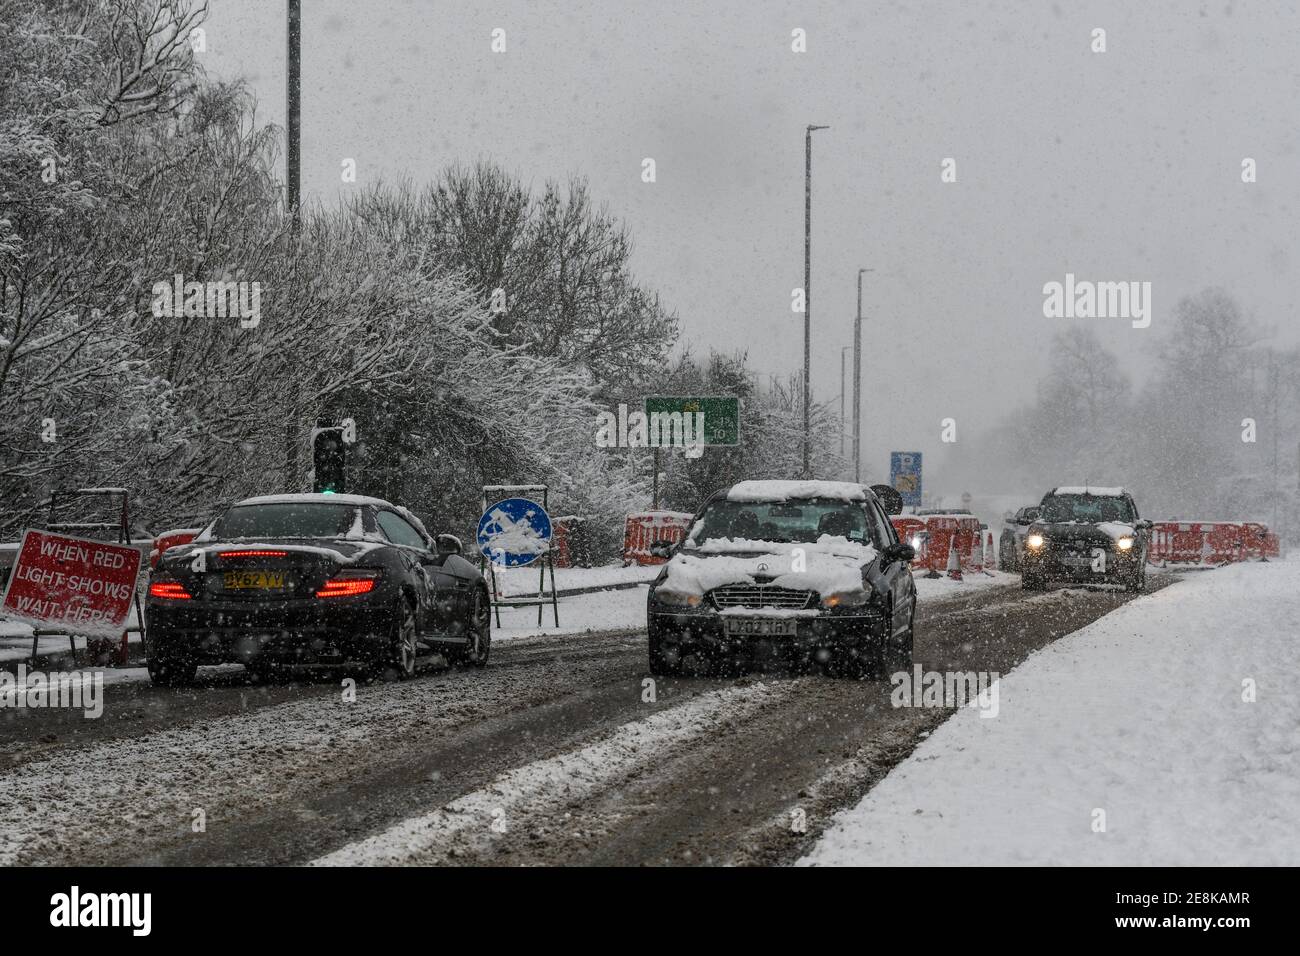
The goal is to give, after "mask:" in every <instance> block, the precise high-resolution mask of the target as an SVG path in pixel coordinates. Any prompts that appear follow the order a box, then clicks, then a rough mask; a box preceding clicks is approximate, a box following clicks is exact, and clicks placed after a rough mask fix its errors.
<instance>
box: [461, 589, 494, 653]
mask: <svg viewBox="0 0 1300 956" xmlns="http://www.w3.org/2000/svg"><path fill="white" fill-rule="evenodd" d="M467 629H468V631H469V639H470V643H469V646H468V647H467V648H466V649H465V663H467V664H471V665H473V666H474V667H483V666H485V665H486V664H487V662H488V655H489V654H490V653H491V651H492V609H491V607H489V605H488V602H487V601H485V600H483V592H482V591H480V590H475V592H474V603H473V604H472V605H471V606H470V612H469V621H468V625H467Z"/></svg>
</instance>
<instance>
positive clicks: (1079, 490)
mask: <svg viewBox="0 0 1300 956" xmlns="http://www.w3.org/2000/svg"><path fill="white" fill-rule="evenodd" d="M1049 494H1053V495H1092V496H1093V497H1094V498H1118V497H1119V496H1120V495H1122V494H1125V491H1124V489H1123V488H1102V487H1099V486H1097V485H1062V486H1061V487H1059V488H1053V489H1052V490H1051V491H1050V492H1049Z"/></svg>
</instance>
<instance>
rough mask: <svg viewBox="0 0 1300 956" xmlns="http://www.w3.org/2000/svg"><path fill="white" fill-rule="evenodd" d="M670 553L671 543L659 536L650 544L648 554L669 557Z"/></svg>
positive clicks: (671, 549) (671, 551) (671, 550)
mask: <svg viewBox="0 0 1300 956" xmlns="http://www.w3.org/2000/svg"><path fill="white" fill-rule="evenodd" d="M672 553H673V543H672V542H671V541H668V540H666V539H664V538H660V539H659V540H658V541H656V542H654V543H653V544H652V545H650V554H651V555H653V556H654V557H656V558H667V557H671V556H672Z"/></svg>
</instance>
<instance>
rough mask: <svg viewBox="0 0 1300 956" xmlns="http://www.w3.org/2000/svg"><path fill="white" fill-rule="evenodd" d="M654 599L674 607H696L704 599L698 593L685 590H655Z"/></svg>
mask: <svg viewBox="0 0 1300 956" xmlns="http://www.w3.org/2000/svg"><path fill="white" fill-rule="evenodd" d="M655 600H656V601H658V602H659V603H660V604H668V605H672V606H674V607H698V606H699V604H700V602H701V601H702V600H704V599H703V598H702V597H701V596H700V595H698V594H690V593H688V592H686V591H665V590H658V591H655Z"/></svg>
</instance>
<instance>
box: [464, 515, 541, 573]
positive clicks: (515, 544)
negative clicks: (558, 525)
mask: <svg viewBox="0 0 1300 956" xmlns="http://www.w3.org/2000/svg"><path fill="white" fill-rule="evenodd" d="M478 547H479V550H480V551H481V552H483V555H484V556H485V557H486V558H487V559H488V560H489V561H491V562H492V563H493V564H495V565H496V566H497V567H506V568H518V567H522V566H523V565H525V564H531V563H532V562H533V561H535V560H536V559H537V558H538V557H539V556H540V555H543V554H545V553H546V552H547V551H549V550H550V548H551V516H550V515H548V514H547V513H546V509H545V508H543V507H542V506H541V505H539V504H538V503H537V502H536V501H533V500H532V499H531V498H507V499H506V500H505V501H498V502H497V503H496V504H494V505H488V509H487V511H485V512H483V517H481V518H479V519H478Z"/></svg>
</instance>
